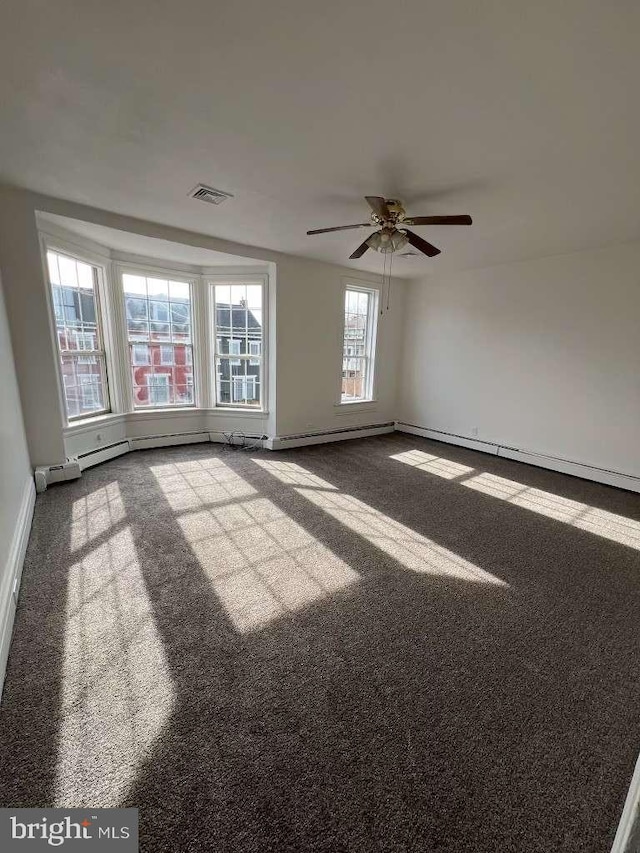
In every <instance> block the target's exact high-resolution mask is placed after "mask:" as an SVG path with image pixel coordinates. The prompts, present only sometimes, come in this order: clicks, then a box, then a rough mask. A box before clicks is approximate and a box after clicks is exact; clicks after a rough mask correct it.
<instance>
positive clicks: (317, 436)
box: [264, 422, 395, 450]
mask: <svg viewBox="0 0 640 853" xmlns="http://www.w3.org/2000/svg"><path fill="white" fill-rule="evenodd" d="M394 430H395V425H394V424H393V423H392V422H389V423H384V424H370V425H368V426H362V427H347V428H346V429H335V430H326V431H325V432H310V433H305V434H298V435H276V436H273V437H272V438H269V439H267V440H266V441H265V443H264V446H265V447H266V448H267V449H268V450H286V449H287V448H290V447H304V446H306V445H309V444H328V443H329V442H332V441H348V440H349V439H352V438H368V437H369V436H371V435H383V434H384V433H387V432H393V431H394Z"/></svg>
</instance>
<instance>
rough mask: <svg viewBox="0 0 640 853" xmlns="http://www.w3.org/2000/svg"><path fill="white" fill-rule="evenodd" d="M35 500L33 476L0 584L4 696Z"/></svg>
mask: <svg viewBox="0 0 640 853" xmlns="http://www.w3.org/2000/svg"><path fill="white" fill-rule="evenodd" d="M35 500H36V490H35V485H34V482H33V480H32V479H31V478H29V480H28V481H27V483H26V485H25V489H24V492H23V495H22V501H21V504H20V512H19V514H18V520H17V523H16V528H15V532H14V536H13V540H12V542H11V545H10V547H9V554H8V557H7V562H6V564H5V566H4V572H3V573H2V578H3V581H2V586H1V587H0V699H1V698H2V688H3V686H4V676H5V672H6V668H7V659H8V657H9V646H10V645H11V636H12V633H13V621H14V618H15V613H16V606H17V603H18V590H19V589H20V581H21V579H22V567H23V565H24V558H25V554H26V553H27V545H28V543H29V534H30V532H31V522H32V520H33V509H34V506H35Z"/></svg>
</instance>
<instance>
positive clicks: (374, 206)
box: [365, 195, 391, 219]
mask: <svg viewBox="0 0 640 853" xmlns="http://www.w3.org/2000/svg"><path fill="white" fill-rule="evenodd" d="M365 199H366V200H367V201H368V203H369V207H370V208H371V210H373V212H374V213H376V214H377V215H378V216H379V217H380V219H391V211H390V210H389V208H388V207H387V200H386V199H385V198H382V196H379V195H366V196H365Z"/></svg>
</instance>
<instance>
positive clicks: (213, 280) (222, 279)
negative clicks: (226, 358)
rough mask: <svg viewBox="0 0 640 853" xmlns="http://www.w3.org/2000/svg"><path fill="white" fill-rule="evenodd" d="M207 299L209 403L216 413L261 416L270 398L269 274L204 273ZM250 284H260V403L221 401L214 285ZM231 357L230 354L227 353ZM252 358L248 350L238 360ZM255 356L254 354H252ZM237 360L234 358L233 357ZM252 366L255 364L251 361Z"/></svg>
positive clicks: (266, 412)
mask: <svg viewBox="0 0 640 853" xmlns="http://www.w3.org/2000/svg"><path fill="white" fill-rule="evenodd" d="M205 281H206V284H207V300H208V304H209V316H210V321H209V336H208V337H209V340H210V341H211V347H212V350H211V353H210V356H209V374H208V375H209V382H210V388H211V404H212V407H213V409H214V410H217V411H218V412H242V414H243V415H255V416H259V417H262V416H263V415H266V414H268V405H267V401H268V399H269V396H268V392H269V388H268V374H269V370H268V364H269V352H268V342H269V276H268V275H267V274H265V273H257V274H256V273H251V274H244V275H243V274H235V275H229V274H219V275H217V274H216V275H207V276H206V279H205ZM236 282H237V283H238V284H240V283H247V284H249V283H251V284H260V285H261V286H262V355H261V356H257V357H258V358H260V373H259V380H260V406H248V405H238V403H220V402H218V399H217V389H218V382H217V372H216V358H215V356H216V352H215V348H216V332H217V330H216V311H215V291H214V285H216V284H234V283H236ZM230 357H231V355H230ZM251 358H252V356H250V355H249V354H248V353H245V354H244V355H241V356H240V357H239V358H238V359H237V361H238V362H240V361H242V360H243V359H245V360H247V361H249V360H250V359H251ZM253 358H254V359H255V358H256V356H253ZM233 360H234V361H236V359H233ZM254 366H255V364H254Z"/></svg>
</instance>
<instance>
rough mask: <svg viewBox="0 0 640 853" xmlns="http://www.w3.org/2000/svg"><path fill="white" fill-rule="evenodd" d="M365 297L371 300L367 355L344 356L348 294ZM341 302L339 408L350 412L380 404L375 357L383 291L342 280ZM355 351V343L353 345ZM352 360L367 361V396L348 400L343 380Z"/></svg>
mask: <svg viewBox="0 0 640 853" xmlns="http://www.w3.org/2000/svg"><path fill="white" fill-rule="evenodd" d="M348 292H353V293H366V294H367V295H368V296H369V308H368V312H367V324H366V335H365V345H364V349H365V352H364V353H363V354H362V355H359V356H356V355H353V356H345V355H344V347H345V340H346V339H345V331H346V313H347V312H346V310H345V308H346V298H347V293H348ZM341 293H342V301H341V308H340V310H341V318H342V319H341V323H340V326H339V328H340V362H339V363H340V369H339V373H338V393H337V402H336V406H337V407H338V408H341V409H343V408H349V407H351V406H355V407H358V406H362V405H365V406H366V405H370V404H371V403H375V402H377V396H376V387H377V370H376V360H377V359H376V355H377V345H378V314H379V304H380V289H379V288H378V287H375V286H374V285H373V284H372V283H369V282H363V281H360V280H358V279H347V278H345V279H343V280H342V291H341ZM353 347H354V349H355V343H354V344H353ZM345 358H349V359H364V360H365V363H366V364H367V371H366V375H365V386H366V393H365V395H364V396H362V397H358V398H357V399H354V400H353V399H352V400H345V399H343V395H342V380H343V375H342V374H343V370H344V360H345Z"/></svg>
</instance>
